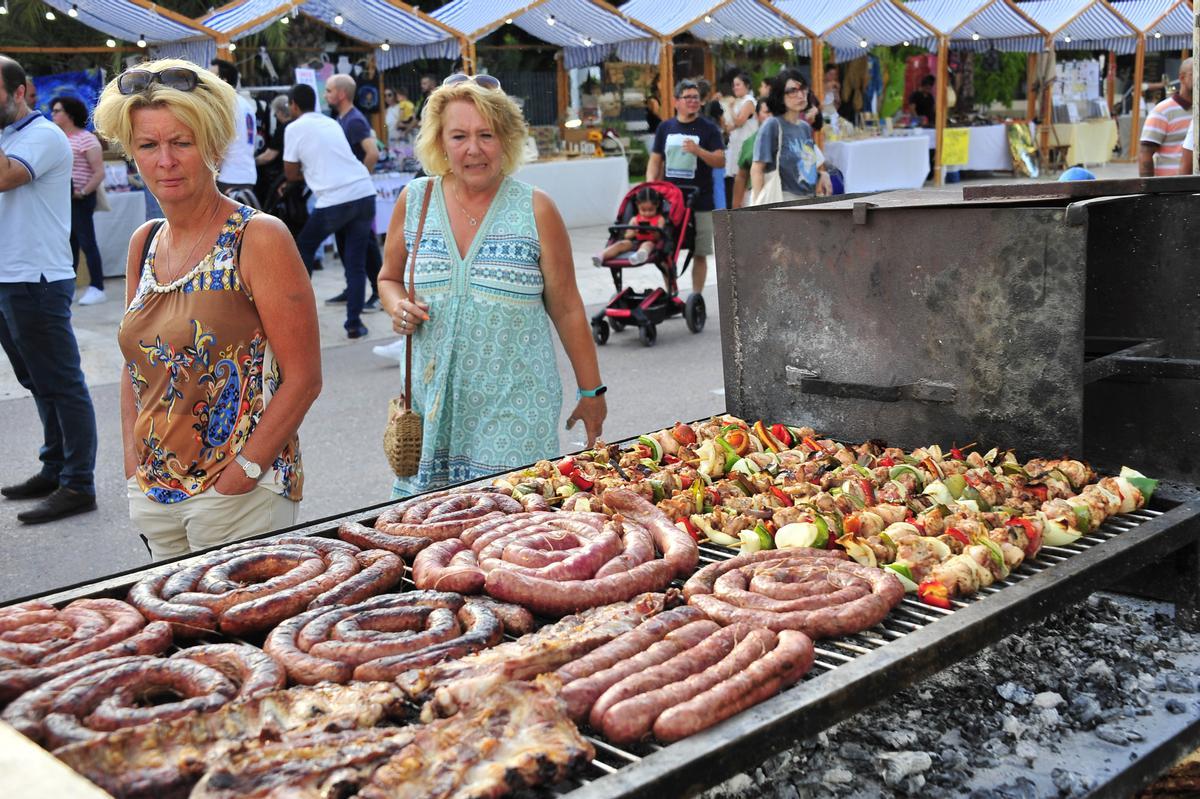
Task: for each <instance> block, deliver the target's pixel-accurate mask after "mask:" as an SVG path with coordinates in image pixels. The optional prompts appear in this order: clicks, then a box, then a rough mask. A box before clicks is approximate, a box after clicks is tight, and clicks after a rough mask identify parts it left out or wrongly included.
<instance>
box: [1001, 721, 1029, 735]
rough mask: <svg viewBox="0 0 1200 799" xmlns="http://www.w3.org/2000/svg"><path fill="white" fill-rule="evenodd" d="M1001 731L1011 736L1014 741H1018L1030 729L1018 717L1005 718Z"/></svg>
mask: <svg viewBox="0 0 1200 799" xmlns="http://www.w3.org/2000/svg"><path fill="white" fill-rule="evenodd" d="M1000 729H1001V730H1003V731H1004V732H1005V733H1006V734H1008V735H1011V736H1012V737H1013V738H1014V739H1017V738H1020V737H1021V736H1022V735H1024V734H1025V733H1026V731H1027V730H1028V729H1029V728H1028V727H1027V726H1026V725H1025V724H1023V723H1022V722H1021V720H1020V719H1018V718H1017V717H1016V716H1005V717H1004V722H1003V724H1001V726H1000Z"/></svg>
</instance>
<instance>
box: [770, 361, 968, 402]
mask: <svg viewBox="0 0 1200 799" xmlns="http://www.w3.org/2000/svg"><path fill="white" fill-rule="evenodd" d="M786 377H787V384H788V385H789V386H793V387H797V388H799V389H800V391H801V392H803V393H805V394H818V395H820V396H824V397H836V398H838V399H865V400H872V401H874V402H900V401H901V400H911V401H913V402H928V403H935V404H950V403H953V402H954V401H955V399H956V398H957V397H958V388H957V387H955V386H953V385H951V384H949V383H935V382H933V381H931V380H918V381H916V382H915V383H902V384H899V385H894V386H879V385H873V384H871V383H847V382H843V381H838V380H822V379H821V377H820V376H819V375H818V374H817V373H816V372H814V371H812V370H810V369H801V368H799V367H796V366H788V367H786Z"/></svg>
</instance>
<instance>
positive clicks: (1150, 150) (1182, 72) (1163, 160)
mask: <svg viewBox="0 0 1200 799" xmlns="http://www.w3.org/2000/svg"><path fill="white" fill-rule="evenodd" d="M1191 121H1192V59H1190V58H1188V59H1185V60H1184V62H1183V64H1181V65H1180V67H1179V91H1178V92H1177V93H1176V94H1173V95H1171V96H1170V97H1168V98H1167V99H1165V100H1163V101H1162V102H1161V103H1159V104H1158V105H1156V106H1154V110H1153V111H1151V112H1150V115H1149V116H1147V117H1146V124H1145V126H1144V127H1143V128H1142V142H1141V147H1140V148H1139V150H1138V175H1140V176H1141V177H1144V178H1152V177H1163V176H1164V175H1178V174H1179V162H1180V157H1181V155H1182V153H1183V138H1184V136H1186V135H1187V129H1188V125H1189V124H1191Z"/></svg>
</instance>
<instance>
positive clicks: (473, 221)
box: [450, 180, 479, 227]
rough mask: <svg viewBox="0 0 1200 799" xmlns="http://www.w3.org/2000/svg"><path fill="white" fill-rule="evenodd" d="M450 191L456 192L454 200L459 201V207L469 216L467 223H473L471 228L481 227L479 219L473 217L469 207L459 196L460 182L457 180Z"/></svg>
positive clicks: (451, 185)
mask: <svg viewBox="0 0 1200 799" xmlns="http://www.w3.org/2000/svg"><path fill="white" fill-rule="evenodd" d="M450 190H451V191H453V192H454V199H456V200H458V207H459V208H460V209H461V210H462V212H463V213H464V214H466V215H467V221H468V222H470V223H471V227H478V226H479V218H478V217H475V216H472V215H471V212H470V211H468V210H467V206H466V205H465V204H464V203H463V201H462V197H460V196H459V195H458V181H457V180H456V181H454V182H453V183H451V184H450Z"/></svg>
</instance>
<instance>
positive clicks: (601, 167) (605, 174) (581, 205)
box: [514, 158, 629, 227]
mask: <svg viewBox="0 0 1200 799" xmlns="http://www.w3.org/2000/svg"><path fill="white" fill-rule="evenodd" d="M514 177H515V178H516V179H517V180H523V181H525V182H526V183H530V184H532V185H534V186H536V187H537V188H539V189H541V190H542V191H544V192H546V194H548V195H550V199H551V200H553V201H554V204H555V206H557V207H558V212H559V213H560V214H562V218H563V222H565V223H566V225H567V227H584V226H587V225H607V224H611V223H612V221H613V218H614V217H615V216H616V214H617V206H618V205H620V203H621V198H622V197H623V196H625V192H626V191H628V190H629V164H628V162H627V161H626V160H625V159H624V158H573V159H564V160H560V161H535V162H533V163H530V164H526V165H525V166H523V167H521V168H520V169H519V170H517V173H516V175H514Z"/></svg>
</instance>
